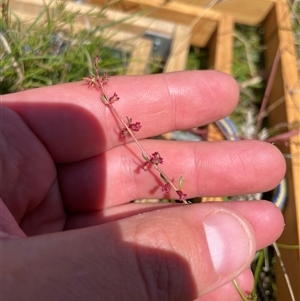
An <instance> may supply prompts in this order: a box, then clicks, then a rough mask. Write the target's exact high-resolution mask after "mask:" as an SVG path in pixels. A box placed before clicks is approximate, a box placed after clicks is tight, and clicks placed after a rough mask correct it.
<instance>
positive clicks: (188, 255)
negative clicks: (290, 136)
mask: <svg viewBox="0 0 300 301" xmlns="http://www.w3.org/2000/svg"><path fill="white" fill-rule="evenodd" d="M261 211H263V213H264V219H262V220H263V221H262V222H261V223H260V225H259V227H257V226H256V225H255V219H257V217H256V215H259V212H261ZM271 220H273V223H271V222H270V221H271ZM274 220H277V221H278V223H277V222H274ZM260 227H264V231H261V230H260ZM282 228H283V219H282V216H281V213H280V211H279V210H278V209H276V208H275V206H273V205H272V204H269V203H267V202H230V203H224V204H221V203H211V204H199V205H197V204H194V205H192V206H177V207H172V208H168V209H162V210H156V211H152V212H147V213H144V214H140V215H136V216H133V217H129V218H125V219H122V220H119V221H114V222H110V223H107V224H103V225H100V226H94V227H90V228H85V229H79V230H72V231H66V232H63V233H58V234H48V235H40V236H34V237H29V238H25V239H19V240H12V241H9V242H7V243H6V244H3V247H2V249H3V254H4V255H3V256H6V257H11V258H13V260H4V261H3V273H4V275H6V278H5V279H12V278H13V279H14V281H10V282H9V283H8V284H7V283H3V285H2V286H3V288H4V296H5V292H6V293H8V292H9V293H10V295H9V296H12V295H11V294H15V295H14V297H15V298H14V299H10V300H32V301H33V300H45V301H47V300H54V299H55V300H57V301H60V300H64V301H65V300H107V301H109V300H112V301H113V300H124V301H126V300H130V301H132V300H139V301H140V300H155V301H156V300H160V301H164V300H166V301H169V300H178V301H181V300H195V299H196V298H200V297H201V296H203V295H205V294H207V293H209V292H211V291H213V290H215V289H218V288H219V287H226V285H225V284H226V283H228V282H230V281H231V280H232V279H234V278H236V277H237V276H238V275H239V274H242V273H243V272H244V271H246V270H248V267H249V265H250V263H251V261H252V258H253V255H254V253H255V250H256V247H259V248H261V247H264V244H269V243H270V240H275V239H276V238H277V237H278V236H279V235H280V232H281V231H282ZM266 233H267V234H268V235H266ZM16 270H17V271H18V273H14V274H13V277H10V276H9V275H10V274H11V271H16ZM243 274H244V275H245V273H243ZM246 274H247V273H246ZM247 275H248V277H251V275H249V273H248V274H247ZM5 279H4V282H5ZM249 282H250V283H251V282H252V281H249ZM9 285H11V287H12V289H11V290H10V289H9ZM20 286H21V287H20ZM242 289H243V290H246V291H251V288H249V287H247V288H245V287H243V286H242ZM221 291H222V290H221ZM223 291H226V290H223ZM227 291H230V290H227ZM210 294H211V293H210ZM232 297H233V296H232V294H231V295H226V294H224V296H223V298H224V299H223V300H229V299H230V300H234V298H232ZM236 298H237V299H235V300H239V299H238V295H236ZM203 300H204V299H203ZM218 300H221V299H218Z"/></svg>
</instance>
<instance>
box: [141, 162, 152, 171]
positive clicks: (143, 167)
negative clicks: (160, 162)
mask: <svg viewBox="0 0 300 301" xmlns="http://www.w3.org/2000/svg"><path fill="white" fill-rule="evenodd" d="M149 166H150V162H149V161H146V162H145V163H144V164H143V166H142V167H141V169H143V170H144V171H146V170H147V169H148V168H149Z"/></svg>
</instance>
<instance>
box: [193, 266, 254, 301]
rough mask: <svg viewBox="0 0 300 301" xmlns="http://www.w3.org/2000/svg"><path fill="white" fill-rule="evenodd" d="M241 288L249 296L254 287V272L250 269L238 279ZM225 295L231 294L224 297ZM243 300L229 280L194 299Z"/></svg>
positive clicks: (203, 300) (201, 300)
mask: <svg viewBox="0 0 300 301" xmlns="http://www.w3.org/2000/svg"><path fill="white" fill-rule="evenodd" d="M235 280H236V282H237V283H238V285H239V287H240V289H241V290H242V292H243V293H244V295H245V296H249V295H250V293H251V291H252V289H253V283H254V281H253V274H252V272H251V270H250V269H247V270H245V271H244V272H243V273H242V274H240V275H239V276H238V277H237V278H236V279H235ZM224 296H230V297H229V298H228V297H227V298H224ZM212 300H213V301H227V300H230V301H241V296H240V294H239V293H238V291H237V289H236V288H235V286H234V285H233V283H232V282H229V283H227V284H225V285H223V286H221V287H219V288H218V289H216V290H213V291H211V292H209V293H208V294H206V295H204V296H203V297H200V298H197V299H196V300H194V301H212Z"/></svg>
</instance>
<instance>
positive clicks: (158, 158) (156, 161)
mask: <svg viewBox="0 0 300 301" xmlns="http://www.w3.org/2000/svg"><path fill="white" fill-rule="evenodd" d="M150 162H151V163H152V164H155V165H158V164H162V163H163V158H162V157H161V156H160V154H159V152H155V153H153V154H152V157H151V158H150Z"/></svg>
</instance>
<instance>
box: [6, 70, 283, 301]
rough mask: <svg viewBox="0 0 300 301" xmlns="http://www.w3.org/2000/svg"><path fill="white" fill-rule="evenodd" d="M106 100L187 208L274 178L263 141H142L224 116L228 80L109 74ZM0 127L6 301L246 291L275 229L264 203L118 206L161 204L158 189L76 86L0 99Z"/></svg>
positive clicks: (272, 154)
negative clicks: (174, 183) (157, 161)
mask: <svg viewBox="0 0 300 301" xmlns="http://www.w3.org/2000/svg"><path fill="white" fill-rule="evenodd" d="M107 92H108V94H109V95H111V94H113V92H117V93H118V95H119V96H120V101H119V102H118V103H116V107H117V109H118V111H119V113H120V114H121V115H122V116H126V115H130V117H132V118H133V120H135V121H140V122H141V124H142V126H143V127H142V130H141V131H139V132H138V133H137V135H136V136H137V137H138V139H141V140H142V142H141V143H142V144H143V146H144V147H145V148H146V149H147V150H149V152H152V151H159V152H160V153H161V155H162V156H163V158H164V163H163V165H162V168H163V169H164V170H165V171H166V173H167V174H168V175H170V176H171V177H174V179H175V180H176V179H179V177H180V176H182V177H183V179H184V183H183V185H184V186H183V188H184V192H186V193H187V194H188V197H189V198H192V197H194V196H197V195H205V196H215V195H237V194H247V193H254V192H257V191H266V190H269V189H272V188H273V187H275V186H276V185H277V184H278V183H279V181H280V180H281V179H282V177H283V175H284V172H285V163H284V160H283V157H282V156H281V154H280V152H279V151H278V150H277V149H276V148H275V147H273V146H272V145H270V144H267V143H264V142H258V141H237V142H228V141H226V142H215V143H208V142H200V143H192V142H179V141H177V142H170V141H159V140H144V139H145V138H147V137H153V136H155V135H158V134H161V133H164V132H168V131H171V130H175V129H184V128H186V129H187V128H191V127H194V126H199V125H204V124H206V123H209V122H212V121H214V120H217V119H220V118H222V117H224V116H227V115H228V114H229V113H230V112H231V111H232V110H233V109H234V107H235V105H236V103H237V100H238V88H237V85H236V84H235V82H234V81H233V80H232V79H231V78H230V77H229V76H227V75H225V74H222V73H218V72H214V71H206V72H200V71H195V72H183V73H173V74H162V75H152V76H142V77H128V76H127V77H113V78H111V81H110V83H109V84H108V86H107ZM1 120H2V122H1V127H2V128H1V134H2V138H1V139H2V140H1V163H2V180H1V198H2V200H3V201H2V204H1V231H2V232H1V233H2V236H1V239H2V274H1V276H2V277H3V279H1V283H2V298H3V300H31V301H32V300H33V301H34V300H45V301H47V300H56V301H59V300H105V301H106V300H124V301H126V300H131V301H132V300H139V301H140V300H160V301H162V300H167V301H169V300H180V301H181V300H199V301H206V300H217V301H218V300H226V301H227V300H232V301H234V300H240V297H239V295H238V293H237V292H236V290H235V288H234V287H233V285H232V284H231V283H230V281H231V280H232V279H235V278H236V279H237V281H238V283H239V285H240V286H241V288H242V289H243V290H244V291H245V292H250V291H251V289H252V286H253V277H252V274H251V271H250V270H249V268H248V267H249V265H250V263H251V260H252V259H253V256H254V253H255V251H256V250H258V249H261V248H263V247H265V246H267V245H269V244H270V243H272V242H273V241H274V240H276V239H277V238H278V237H279V235H280V234H281V232H282V229H283V218H282V215H281V213H280V211H279V210H278V209H277V208H276V207H275V206H274V205H272V204H271V203H269V202H263V201H253V202H226V203H204V204H193V205H190V206H182V205H178V204H135V203H129V202H130V201H131V200H133V199H137V198H155V197H158V198H159V197H161V196H162V192H161V190H160V188H159V183H160V179H159V178H158V176H157V175H156V174H155V173H152V172H151V171H147V172H143V171H140V169H139V166H140V165H141V162H142V160H141V157H140V152H139V150H138V149H137V147H136V145H135V144H134V143H131V142H130V141H131V140H130V138H128V139H127V138H126V139H127V140H125V141H126V142H128V143H125V144H124V139H123V140H121V139H119V137H118V135H117V134H116V132H117V131H118V129H117V126H116V122H115V120H114V119H113V118H112V116H111V114H110V112H109V110H108V109H107V108H106V107H105V106H104V105H103V103H102V102H101V100H100V99H99V94H98V93H97V91H95V90H93V89H87V87H86V86H84V85H83V84H82V83H71V84H64V85H58V86H53V87H47V88H42V89H36V90H28V91H24V92H20V93H17V94H10V95H5V96H2V111H1ZM172 197H174V198H175V197H176V195H175V194H174V195H172Z"/></svg>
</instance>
